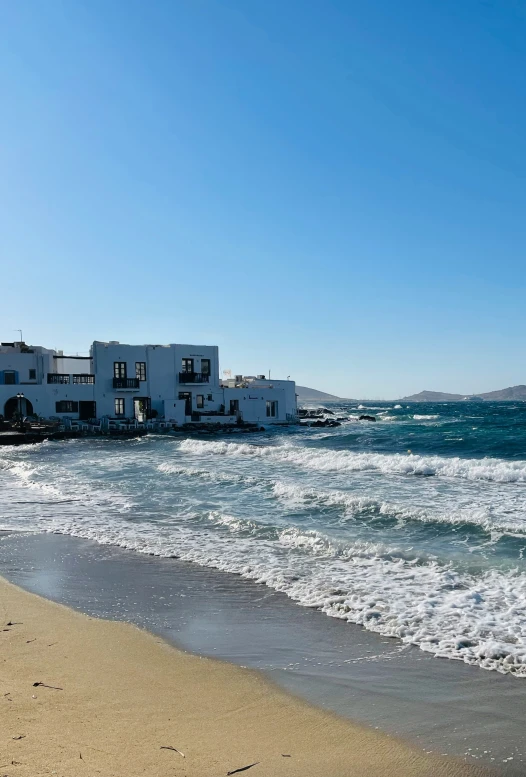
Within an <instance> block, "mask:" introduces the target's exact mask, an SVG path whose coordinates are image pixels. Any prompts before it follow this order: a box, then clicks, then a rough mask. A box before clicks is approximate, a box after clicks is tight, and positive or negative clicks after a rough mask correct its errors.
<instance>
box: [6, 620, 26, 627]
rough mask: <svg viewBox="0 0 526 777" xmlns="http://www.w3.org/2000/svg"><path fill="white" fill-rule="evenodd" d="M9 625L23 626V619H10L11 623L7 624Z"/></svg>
mask: <svg viewBox="0 0 526 777" xmlns="http://www.w3.org/2000/svg"><path fill="white" fill-rule="evenodd" d="M6 625H7V626H22V625H23V624H22V621H9V623H7V624H6Z"/></svg>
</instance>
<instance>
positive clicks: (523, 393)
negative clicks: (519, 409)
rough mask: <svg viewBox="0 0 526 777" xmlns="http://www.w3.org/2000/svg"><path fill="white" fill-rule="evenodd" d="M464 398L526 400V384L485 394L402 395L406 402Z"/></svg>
mask: <svg viewBox="0 0 526 777" xmlns="http://www.w3.org/2000/svg"><path fill="white" fill-rule="evenodd" d="M462 400H472V401H474V402H476V401H477V400H483V401H484V402H513V401H515V402H517V401H519V402H526V386H522V385H521V386H511V387H510V388H505V389H501V390H500V391H488V392H486V393H485V394H447V393H444V392H442V391H421V392H420V393H419V394H411V396H409V397H402V401H404V402H461V401H462Z"/></svg>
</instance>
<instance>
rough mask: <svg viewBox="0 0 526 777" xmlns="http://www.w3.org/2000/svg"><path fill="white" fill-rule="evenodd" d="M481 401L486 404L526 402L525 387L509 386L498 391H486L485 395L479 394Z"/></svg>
mask: <svg viewBox="0 0 526 777" xmlns="http://www.w3.org/2000/svg"><path fill="white" fill-rule="evenodd" d="M479 396H480V397H481V399H485V400H486V401H487V402H510V401H512V400H519V401H522V402H524V401H526V386H522V385H521V386H511V387H510V388H505V389H501V390H500V391H488V392H487V393H486V394H479Z"/></svg>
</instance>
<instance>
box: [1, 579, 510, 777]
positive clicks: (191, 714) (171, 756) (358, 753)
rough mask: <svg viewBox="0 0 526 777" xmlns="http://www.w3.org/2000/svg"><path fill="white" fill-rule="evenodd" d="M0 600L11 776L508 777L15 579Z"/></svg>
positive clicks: (4, 718) (4, 714) (5, 725)
mask: <svg viewBox="0 0 526 777" xmlns="http://www.w3.org/2000/svg"><path fill="white" fill-rule="evenodd" d="M0 599H1V602H2V610H1V612H2V619H3V623H2V629H7V631H2V633H1V638H2V658H3V661H2V663H1V664H0V666H1V667H2V669H1V672H0V679H1V688H2V690H1V696H2V729H3V731H5V732H6V735H5V739H4V744H5V755H4V756H3V758H4V761H5V762H6V763H7V764H9V766H10V769H9V772H8V773H9V776H10V777H11V774H12V775H22V777H26V775H27V777H29V776H30V775H31V777H38V776H39V775H44V774H50V773H52V772H53V770H57V769H60V774H63V775H78V774H79V772H80V771H81V769H82V770H84V769H85V768H86V767H88V771H87V773H90V772H89V770H95V771H96V773H98V774H102V775H108V777H109V775H114V774H129V775H139V774H144V773H147V774H151V775H159V777H160V776H161V775H166V774H174V775H178V774H181V775H183V774H184V775H187V776H188V777H205V776H206V775H210V776H211V777H213V775H220V774H225V775H226V774H227V773H228V772H229V771H233V770H236V769H241V768H243V767H246V766H247V765H248V764H251V763H254V764H257V765H255V766H253V767H252V769H250V772H251V774H253V775H254V777H258V775H259V776H260V777H265V775H268V776H269V777H271V776H273V775H282V774H283V775H290V777H296V776H297V777H300V775H306V776H307V775H312V777H315V776H317V775H320V776H321V775H324V776H325V777H342V776H343V775H349V777H351V776H353V775H356V776H358V775H371V777H372V775H379V776H380V775H382V774H389V775H390V776H392V777H398V775H399V776H400V777H402V776H404V777H405V776H406V775H407V776H408V777H410V776H411V775H414V776H415V777H416V776H417V775H418V776H419V777H420V776H422V777H425V776H426V775H429V777H431V775H433V777H435V776H436V777H441V776H442V775H443V776H444V777H454V776H455V777H456V775H458V776H459V777H464V775H465V777H470V776H471V775H472V776H473V777H475V776H476V775H480V776H481V777H482V775H491V774H498V773H499V772H498V771H497V770H492V771H490V770H488V769H487V768H483V767H480V766H477V765H475V764H473V765H471V764H469V765H468V764H465V763H463V762H462V761H460V760H459V759H455V758H451V757H448V758H444V757H440V756H438V755H435V754H426V753H423V752H421V751H419V750H418V749H416V748H414V747H413V746H411V745H409V744H407V743H405V742H403V741H400V740H398V739H396V738H394V737H391V736H389V735H387V734H384V733H378V732H376V731H374V730H373V729H370V728H367V727H365V726H361V725H359V724H356V723H351V722H349V721H347V720H344V719H342V718H340V717H338V716H336V715H335V714H333V713H331V712H327V711H325V710H321V709H318V708H316V707H313V706H312V705H310V704H308V703H306V702H304V701H302V700H300V699H298V698H296V697H294V696H292V695H290V694H287V693H285V692H284V691H282V690H281V689H279V688H278V687H277V686H275V685H274V684H273V683H271V682H269V681H268V680H267V679H265V678H264V677H263V676H262V675H261V674H260V673H258V672H255V671H253V670H247V669H242V668H240V667H236V666H233V665H232V664H228V663H226V662H222V661H217V660H215V659H209V658H205V657H201V656H197V655H194V654H189V653H186V652H183V651H181V650H178V649H177V648H175V647H173V646H172V645H170V644H168V643H167V642H165V641H164V640H161V639H159V637H157V636H155V635H153V634H151V633H149V632H146V631H144V630H141V629H139V628H138V627H136V626H133V625H130V624H127V623H118V622H115V621H107V620H102V619H94V618H92V617H90V616H87V615H83V614H82V613H79V612H76V611H74V610H71V609H69V608H67V607H65V606H63V605H61V604H57V603H55V602H51V601H49V600H47V599H43V598H41V597H39V596H36V595H35V594H32V593H29V592H27V591H24V590H22V589H20V588H18V587H17V586H14V585H13V584H11V583H9V582H8V581H7V580H5V579H4V578H0ZM8 624H12V625H8ZM35 682H37V683H43V684H44V685H41V686H37V687H34V683H35ZM47 686H53V687H51V688H50V687H47ZM59 689H60V690H59ZM18 737H21V738H20V739H18ZM5 740H7V742H6V741H5ZM164 748H175V750H173V749H164ZM177 751H179V752H177ZM181 753H184V758H183V756H182V755H181ZM289 756H290V757H289ZM2 765H3V766H4V767H5V764H4V762H3V763H2Z"/></svg>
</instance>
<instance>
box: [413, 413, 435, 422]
mask: <svg viewBox="0 0 526 777" xmlns="http://www.w3.org/2000/svg"><path fill="white" fill-rule="evenodd" d="M413 418H414V419H415V421H432V420H434V419H435V418H440V416H439V415H438V414H434V415H418V414H415V415H414V416H413Z"/></svg>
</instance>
